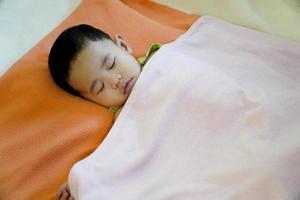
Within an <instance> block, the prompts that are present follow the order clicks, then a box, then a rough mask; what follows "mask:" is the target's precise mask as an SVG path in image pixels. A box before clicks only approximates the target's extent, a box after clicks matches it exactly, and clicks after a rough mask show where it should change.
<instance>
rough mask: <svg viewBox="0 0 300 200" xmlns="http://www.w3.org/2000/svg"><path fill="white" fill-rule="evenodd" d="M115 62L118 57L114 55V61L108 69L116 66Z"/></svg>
mask: <svg viewBox="0 0 300 200" xmlns="http://www.w3.org/2000/svg"><path fill="white" fill-rule="evenodd" d="M115 63H116V57H114V61H113V63H112V65H111V66H110V67H109V68H108V70H111V69H113V68H114V67H115Z"/></svg>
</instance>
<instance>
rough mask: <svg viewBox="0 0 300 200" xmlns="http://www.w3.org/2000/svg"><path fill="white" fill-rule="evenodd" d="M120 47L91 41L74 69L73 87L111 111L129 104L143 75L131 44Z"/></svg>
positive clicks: (71, 80)
mask: <svg viewBox="0 0 300 200" xmlns="http://www.w3.org/2000/svg"><path fill="white" fill-rule="evenodd" d="M117 44H118V45H117ZM117 44H115V43H114V42H113V41H111V40H107V39H105V40H99V41H87V43H86V45H85V46H84V47H83V48H82V50H81V52H80V53H79V54H78V56H77V58H76V59H75V60H74V61H73V62H72V63H71V67H70V74H69V80H68V82H69V84H70V85H71V86H72V87H73V88H74V89H76V90H77V91H79V92H80V94H81V95H82V96H83V97H84V98H86V99H89V100H91V101H93V102H95V103H98V104H100V105H103V106H107V107H110V106H121V105H122V104H124V103H125V101H126V100H127V98H128V96H129V94H130V92H131V90H132V87H133V86H134V84H135V82H136V80H137V78H138V76H139V74H140V71H141V69H140V66H139V64H138V63H137V61H136V60H135V58H134V57H133V56H132V55H131V54H130V53H131V52H129V51H127V50H126V48H127V46H126V45H127V44H126V43H125V44H124V43H117ZM121 46H122V47H123V48H121ZM124 46H125V48H124Z"/></svg>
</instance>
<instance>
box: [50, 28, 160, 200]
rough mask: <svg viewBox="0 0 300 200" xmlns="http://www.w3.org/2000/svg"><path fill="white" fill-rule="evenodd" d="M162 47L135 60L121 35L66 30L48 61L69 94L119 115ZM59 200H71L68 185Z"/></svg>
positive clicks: (56, 43) (76, 29)
mask: <svg viewBox="0 0 300 200" xmlns="http://www.w3.org/2000/svg"><path fill="white" fill-rule="evenodd" d="M159 47H160V45H159V44H154V45H152V46H151V47H150V48H149V49H148V52H147V54H146V55H145V56H144V57H141V58H139V59H137V60H136V59H135V58H134V57H133V56H132V49H131V47H130V46H129V44H128V42H127V41H126V40H124V39H123V38H122V37H121V36H120V35H116V36H115V40H112V39H111V38H110V36H109V35H108V34H106V33H104V32H103V31H101V30H99V29H96V28H94V27H92V26H90V25H85V24H82V25H78V26H74V27H71V28H68V29H66V30H65V31H63V32H62V33H61V34H60V35H59V37H58V38H57V39H56V41H55V42H54V44H53V46H52V48H51V51H50V54H49V59H48V65H49V69H50V73H51V76H52V78H53V80H54V81H55V83H56V84H57V85H58V86H59V87H61V88H62V89H64V90H65V91H67V92H69V93H71V94H73V95H76V96H79V97H82V98H84V99H86V100H90V101H92V102H95V103H97V104H100V105H102V106H106V107H108V108H110V110H111V111H113V112H116V114H115V118H116V117H117V115H118V114H119V112H120V110H121V109H119V108H120V106H122V105H123V104H124V103H125V101H126V100H127V98H128V96H129V94H130V92H131V90H132V88H133V86H134V84H135V83H136V81H137V79H138V77H139V75H140V73H141V67H142V66H143V65H144V64H145V63H146V61H147V60H148V59H149V58H150V57H151V55H152V54H153V53H154V52H155V51H156V50H157V49H158V48H159ZM57 199H60V200H67V199H69V200H71V199H74V198H73V197H72V196H71V195H70V191H69V188H68V184H67V183H66V184H64V185H63V186H62V187H61V189H60V190H59V192H58V193H57Z"/></svg>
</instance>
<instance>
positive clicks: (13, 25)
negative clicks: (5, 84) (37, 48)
mask: <svg viewBox="0 0 300 200" xmlns="http://www.w3.org/2000/svg"><path fill="white" fill-rule="evenodd" d="M79 3H80V0H63V1H62V0H50V1H45V0H1V1H0V24H1V28H0V44H1V45H0V55H1V56H0V76H1V75H2V74H4V73H5V72H6V71H7V69H8V68H9V67H10V66H11V65H13V64H14V63H15V62H16V61H17V60H18V59H19V58H20V57H22V56H23V55H24V54H25V53H26V52H27V51H28V50H29V49H31V48H32V47H33V46H34V45H35V44H36V43H37V42H38V41H40V40H41V39H42V38H43V37H44V36H46V35H47V34H48V33H49V32H50V31H51V30H53V29H54V28H55V27H56V26H57V25H59V23H60V22H61V21H63V20H64V19H65V18H66V17H67V16H68V15H69V14H70V13H71V12H72V11H73V10H74V9H75V8H76V7H77V6H78V5H79Z"/></svg>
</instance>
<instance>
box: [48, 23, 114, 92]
mask: <svg viewBox="0 0 300 200" xmlns="http://www.w3.org/2000/svg"><path fill="white" fill-rule="evenodd" d="M105 39H109V40H111V38H110V37H109V35H108V34H106V33H104V32H103V31H101V30H99V29H96V28H94V27H92V26H90V25H87V24H80V25H77V26H73V27H70V28H68V29H66V30H65V31H63V32H62V33H61V34H60V35H59V36H58V38H57V39H56V40H55V42H54V44H53V46H52V47H51V50H50V53H49V58H48V67H49V70H50V73H51V76H52V78H53V80H54V81H55V83H56V84H57V85H58V86H59V87H61V88H62V89H64V90H65V91H67V92H69V93H71V94H73V95H76V96H81V94H80V93H79V92H78V91H77V90H76V89H74V88H72V87H71V86H70V85H69V83H68V79H69V74H70V65H71V64H72V62H73V61H74V60H75V59H76V57H77V55H78V54H79V52H80V51H81V49H82V48H83V46H84V45H85V43H86V41H87V40H91V41H98V40H105Z"/></svg>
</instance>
